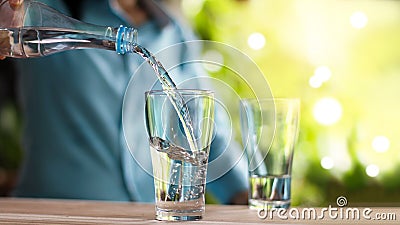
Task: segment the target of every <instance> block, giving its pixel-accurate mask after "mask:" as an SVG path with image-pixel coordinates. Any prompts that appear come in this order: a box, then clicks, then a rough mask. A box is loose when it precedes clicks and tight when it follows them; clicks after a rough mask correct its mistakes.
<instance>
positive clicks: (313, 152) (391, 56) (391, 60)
mask: <svg viewBox="0 0 400 225" xmlns="http://www.w3.org/2000/svg"><path fill="white" fill-rule="evenodd" d="M182 9H183V12H184V13H185V16H186V18H188V21H189V23H190V25H191V26H193V27H194V29H195V30H196V32H197V34H198V35H199V36H200V37H201V38H202V39H206V40H214V41H219V42H222V43H226V44H229V45H231V46H234V47H235V48H238V49H239V50H241V51H242V52H244V53H245V54H247V55H248V56H249V57H251V58H252V59H253V60H254V61H255V63H256V64H257V65H258V66H259V67H260V69H261V71H262V72H263V73H264V75H265V77H266V79H267V80H268V82H269V84H270V88H271V90H272V93H273V95H274V96H279V97H298V98H300V99H301V104H302V111H301V128H300V137H299V142H298V145H297V148H296V150H295V158H294V165H293V185H292V198H293V205H294V206H297V205H301V206H326V205H327V204H333V203H335V201H336V198H337V197H338V196H345V197H347V199H348V202H349V205H366V206H371V205H375V206H376V205H379V206H399V205H400V179H399V178H398V176H397V173H396V172H397V170H398V169H399V168H400V163H399V162H400V151H399V145H400V138H399V136H398V134H399V133H400V132H399V129H400V127H399V125H400V119H399V118H398V117H399V115H400V104H399V103H398V98H399V97H400V89H399V85H400V1H372V0H368V1H367V0H366V1H362V0H351V1H334V0H327V1H317V0H314V1H312V0H299V1H290V0H285V1H276V0H247V1H245V0H242V1H239V0H236V1H235V0H184V1H183V2H182ZM357 12H361V14H362V15H364V17H362V18H361V21H358V22H359V23H361V25H360V27H356V26H355V25H352V23H351V18H353V19H354V17H352V16H353V15H357V14H355V13H357ZM365 18H366V20H364V24H363V19H365ZM356 22H357V21H356ZM253 33H260V34H262V35H263V36H264V38H265V45H264V46H263V47H262V48H261V49H259V50H255V49H252V48H251V47H250V46H249V44H248V38H249V36H250V35H251V34H253ZM221 55H222V57H223V58H229V56H224V53H223V52H221ZM237 63H240V62H237ZM320 66H324V67H327V68H328V69H329V71H330V73H331V76H330V79H329V80H327V81H325V82H323V83H322V85H320V87H318V88H313V87H311V86H310V84H309V81H310V79H311V77H313V76H314V74H315V70H316V68H318V67H320ZM210 74H212V76H215V77H217V78H222V79H227V78H226V77H225V76H224V71H223V70H221V71H217V72H214V71H210ZM244 76H245V75H244ZM235 89H236V90H237V91H238V92H241V91H242V90H241V89H240V86H239V87H235ZM324 98H333V99H335V100H336V101H337V102H338V103H339V104H340V106H341V110H342V113H341V114H340V118H339V120H338V121H337V122H335V123H333V124H330V125H323V124H321V123H319V122H318V121H317V120H316V118H315V116H314V114H313V112H314V107H315V104H316V103H317V102H318V101H319V100H321V99H324ZM329 107H330V106H329V105H326V106H325V111H326V113H327V114H329V112H330V111H332V110H333V109H330V108H329ZM377 136H384V137H385V138H386V140H389V143H390V145H389V147H388V148H386V151H384V152H378V151H376V150H375V149H374V148H373V146H372V142H373V140H374V138H375V137H377ZM324 157H329V158H330V159H331V161H333V163H334V165H333V168H331V169H324V168H323V167H322V166H321V160H322V159H323V158H324ZM369 165H375V166H377V168H379V174H378V175H377V176H376V177H370V176H368V175H367V173H366V168H367V166H369Z"/></svg>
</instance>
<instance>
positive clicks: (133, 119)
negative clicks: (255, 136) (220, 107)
mask: <svg viewBox="0 0 400 225" xmlns="http://www.w3.org/2000/svg"><path fill="white" fill-rule="evenodd" d="M44 2H46V4H49V5H51V6H53V7H55V8H57V9H58V10H61V11H63V12H67V10H66V9H65V7H64V6H63V5H62V2H61V1H44ZM82 9H83V10H82V18H81V20H83V21H85V22H89V23H93V24H103V25H108V26H115V27H117V26H119V25H121V24H123V25H126V26H130V25H129V24H127V23H126V22H125V21H124V20H123V19H122V18H121V17H120V16H119V15H117V14H116V13H114V12H113V11H112V10H111V9H110V6H109V4H108V1H105V0H102V1H94V0H91V1H84V3H83V5H82ZM171 21H172V22H171V23H170V24H169V25H167V26H166V27H164V28H159V27H158V26H156V25H155V24H154V23H152V22H149V23H147V24H145V25H143V26H141V27H139V28H138V32H139V40H138V42H139V44H141V45H142V46H144V47H146V48H148V49H149V50H150V51H152V52H158V51H160V50H161V49H163V48H165V47H168V46H170V45H172V44H175V43H180V42H183V41H186V40H189V39H191V37H190V35H187V33H186V32H185V31H184V30H182V28H181V27H180V26H179V25H178V24H177V23H176V22H174V21H173V20H171ZM191 55H192V53H190V49H188V48H185V47H184V45H182V47H177V48H175V49H174V51H173V55H168V56H162V55H161V56H160V57H161V58H160V59H161V60H160V61H161V62H162V63H163V64H165V65H176V64H177V63H179V61H185V58H187V57H190V56H191ZM143 62H144V61H143V59H141V58H140V57H139V56H138V55H135V54H128V55H117V54H116V53H115V52H112V51H104V50H96V49H88V50H75V51H66V52H62V53H57V54H54V55H51V56H47V57H43V58H36V59H26V60H16V64H17V67H18V72H19V74H20V76H19V90H20V93H19V96H20V100H21V104H22V109H23V114H24V122H25V126H24V134H23V147H24V149H25V151H26V152H25V160H24V163H23V168H22V171H21V176H20V179H19V182H18V185H17V187H16V189H15V191H14V195H15V196H22V197H45V198H74V199H75V198H76V199H94V200H113V201H141V202H152V201H154V185H153V178H152V176H151V160H150V152H149V146H148V138H147V134H146V130H145V126H144V117H143V113H144V91H147V90H150V89H151V88H157V89H159V88H160V87H159V85H158V84H157V82H156V76H155V74H154V72H152V71H151V70H150V68H145V67H146V66H145V65H144V64H143ZM140 68H145V69H143V70H141V69H140ZM167 68H168V66H167ZM194 69H195V68H192V67H191V66H179V67H178V68H176V69H174V72H173V76H172V77H173V79H174V81H176V82H177V84H178V87H191V88H193V87H195V88H202V87H203V86H202V84H201V82H191V83H190V84H187V82H186V83H185V81H186V80H188V79H190V78H193V77H196V76H197V75H194V74H196V72H194ZM129 82H130V83H129ZM128 84H129V85H128ZM127 87H129V88H128V91H127V96H129V97H127V98H125V100H126V101H125V108H124V109H123V108H122V106H123V103H124V94H125V90H126V88H127ZM127 102H129V103H127ZM121 112H124V113H125V114H124V118H126V119H125V121H124V126H123V125H122V121H123V115H122V114H121ZM222 120H223V118H222V119H221V120H220V121H222ZM219 127H220V128H219V131H218V132H217V133H216V136H215V139H214V141H213V143H212V146H211V150H210V160H211V161H212V160H214V159H218V160H219V161H218V163H214V165H211V166H209V169H208V177H211V179H209V180H213V181H212V182H210V183H208V184H207V188H206V190H207V191H209V192H210V193H212V194H213V196H215V197H216V198H217V199H218V200H219V201H220V202H221V203H228V201H229V200H230V199H231V198H232V197H233V196H234V194H235V193H237V192H239V191H244V190H246V188H247V179H246V176H247V170H246V168H245V167H243V166H240V165H243V162H241V163H242V164H240V163H239V166H235V167H233V169H231V170H230V171H229V172H228V173H226V174H225V173H224V175H223V176H222V177H219V174H222V172H223V171H224V170H227V168H225V167H224V166H223V165H235V164H236V162H237V159H238V155H239V156H240V148H239V147H238V146H236V145H235V143H231V142H230V141H229V137H228V136H227V135H225V134H224V129H222V128H223V125H221V126H219ZM124 129H125V130H127V132H126V133H124V132H123V130H124ZM227 149H229V154H226V153H228V152H226V153H225V154H223V153H224V152H225V151H227ZM231 152H235V154H238V155H236V156H234V154H231ZM221 155H223V157H220V156H221ZM217 164H221V165H220V166H219V165H217ZM228 169H229V168H228ZM221 171H222V172H221Z"/></svg>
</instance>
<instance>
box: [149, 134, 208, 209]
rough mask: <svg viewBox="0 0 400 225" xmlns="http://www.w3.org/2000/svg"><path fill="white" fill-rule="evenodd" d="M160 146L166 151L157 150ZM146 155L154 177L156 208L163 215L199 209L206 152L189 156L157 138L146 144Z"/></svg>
mask: <svg viewBox="0 0 400 225" xmlns="http://www.w3.org/2000/svg"><path fill="white" fill-rule="evenodd" d="M151 140H155V139H151ZM160 145H163V146H168V147H166V148H163V149H162V150H160V148H159V146H160ZM150 152H151V154H152V157H151V158H152V165H153V173H154V177H155V179H154V182H155V188H156V206H157V207H159V208H160V209H163V210H167V211H168V210H171V211H175V210H179V209H180V208H181V209H183V208H184V209H186V210H189V211H193V210H196V209H199V210H200V209H202V208H203V207H204V192H205V181H206V170H207V158H208V155H207V152H205V151H199V152H197V153H196V154H194V155H192V156H191V155H188V154H187V152H186V151H185V150H184V149H182V148H181V147H179V146H175V145H173V144H171V143H168V142H167V141H165V140H162V139H159V138H157V140H155V142H151V143H150ZM166 168H169V169H167V170H166Z"/></svg>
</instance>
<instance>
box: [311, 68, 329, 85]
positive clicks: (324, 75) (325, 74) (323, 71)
mask: <svg viewBox="0 0 400 225" xmlns="http://www.w3.org/2000/svg"><path fill="white" fill-rule="evenodd" d="M314 76H315V77H317V78H318V79H319V80H321V82H326V81H328V80H329V79H330V78H331V76H332V72H331V70H330V69H329V68H328V67H326V66H318V67H317V68H316V69H315V71H314Z"/></svg>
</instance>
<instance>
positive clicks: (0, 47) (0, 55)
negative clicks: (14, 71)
mask: <svg viewBox="0 0 400 225" xmlns="http://www.w3.org/2000/svg"><path fill="white" fill-rule="evenodd" d="M6 1H7V0H6ZM23 2H24V0H8V3H9V4H10V7H11V8H12V9H14V10H15V9H17V8H18V7H20V6H21V5H22V3H23ZM10 47H11V46H10V37H9V34H8V32H7V31H6V30H0V60H3V59H5V58H6V56H5V54H6V53H7V51H9V49H10Z"/></svg>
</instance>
